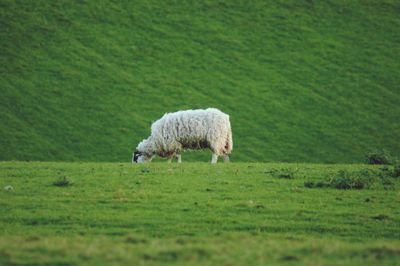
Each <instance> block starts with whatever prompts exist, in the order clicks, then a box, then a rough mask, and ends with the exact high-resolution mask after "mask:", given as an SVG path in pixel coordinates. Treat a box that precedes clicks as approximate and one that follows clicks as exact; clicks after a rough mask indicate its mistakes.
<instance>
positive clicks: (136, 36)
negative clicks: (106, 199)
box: [0, 0, 400, 162]
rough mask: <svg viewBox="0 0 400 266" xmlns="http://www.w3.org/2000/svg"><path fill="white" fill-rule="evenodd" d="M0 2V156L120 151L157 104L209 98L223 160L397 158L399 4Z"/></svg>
mask: <svg viewBox="0 0 400 266" xmlns="http://www.w3.org/2000/svg"><path fill="white" fill-rule="evenodd" d="M200 2H201V3H200ZM0 7H1V9H0V10H1V38H0V41H1V55H0V58H1V59H0V60H1V61H0V71H1V97H0V147H1V148H0V149H1V152H0V160H51V161H59V160H68V161H77V160H81V161H127V160H130V156H131V152H132V150H133V149H134V148H135V146H136V144H137V143H138V142H139V141H140V140H141V139H143V138H145V137H147V135H148V134H149V131H150V124H151V122H152V121H154V120H156V119H157V118H159V117H160V116H161V115H162V114H163V113H165V112H170V111H175V110H179V109H188V108H201V107H209V106H213V107H217V108H220V109H221V110H223V111H225V112H227V113H229V114H230V115H231V120H232V125H233V132H234V154H233V156H232V160H234V161H291V162H296V161H301V162H356V161H362V160H363V155H364V154H365V153H366V152H367V151H368V150H373V149H386V150H388V151H390V152H391V153H393V154H395V155H400V154H399V153H400V142H399V141H398V140H399V139H400V125H399V117H400V107H399V106H400V105H399V102H400V93H399V91H400V88H399V85H398V84H399V83H400V46H399V36H400V30H399V29H400V16H399V10H400V4H399V2H398V1H361V0H360V1H311V0H310V1H301V2H299V1H253V2H251V3H246V2H241V1H219V2H217V1H118V2H115V1H83V0H82V1H56V2H54V1H44V0H38V1H24V2H17V1H8V0H5V1H1V3H0ZM195 157H197V159H198V158H200V157H201V159H205V158H207V159H208V157H209V154H208V153H190V154H189V155H184V157H183V158H184V160H185V159H186V160H188V159H189V160H193V159H194V158H195Z"/></svg>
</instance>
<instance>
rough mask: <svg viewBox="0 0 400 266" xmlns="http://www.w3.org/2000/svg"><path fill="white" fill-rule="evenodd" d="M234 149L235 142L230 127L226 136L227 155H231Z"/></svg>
mask: <svg viewBox="0 0 400 266" xmlns="http://www.w3.org/2000/svg"><path fill="white" fill-rule="evenodd" d="M232 149H233V141H232V130H231V127H230V125H229V129H228V134H227V136H226V143H225V154H230V153H231V152H232Z"/></svg>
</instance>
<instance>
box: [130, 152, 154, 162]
mask: <svg viewBox="0 0 400 266" xmlns="http://www.w3.org/2000/svg"><path fill="white" fill-rule="evenodd" d="M152 159H153V156H151V155H148V154H146V153H141V152H139V151H135V152H134V153H133V155H132V163H147V162H151V160H152Z"/></svg>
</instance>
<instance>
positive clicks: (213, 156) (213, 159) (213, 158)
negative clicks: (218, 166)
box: [211, 153, 218, 163]
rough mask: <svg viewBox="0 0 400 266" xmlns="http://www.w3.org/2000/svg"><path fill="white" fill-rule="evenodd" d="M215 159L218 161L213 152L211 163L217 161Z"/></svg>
mask: <svg viewBox="0 0 400 266" xmlns="http://www.w3.org/2000/svg"><path fill="white" fill-rule="evenodd" d="M217 161H218V155H216V154H215V153H213V155H212V158H211V163H217Z"/></svg>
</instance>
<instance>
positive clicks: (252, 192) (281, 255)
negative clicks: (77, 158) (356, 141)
mask: <svg viewBox="0 0 400 266" xmlns="http://www.w3.org/2000/svg"><path fill="white" fill-rule="evenodd" d="M345 185H349V187H346V186H345ZM0 186H1V189H2V190H1V192H0V264H1V265H81V264H85V265H106V264H107V265H110V264H113V265H118V264H125V265H161V264H162V265H169V264H174V265H189V264H190V265H266V264H268V265H282V264H285V265H286V264H288V265H396V264H398V262H399V261H400V240H399V239H400V226H399V224H400V209H399V203H400V198H399V186H400V179H399V177H395V175H393V167H383V166H370V165H361V164H359V165H327V164H325V165H321V164H283V163H230V164H217V165H210V164H209V163H186V164H181V165H179V164H166V163H153V164H147V165H132V164H126V163H106V164H102V163H44V162H43V163H41V162H1V163H0ZM6 187H7V188H6ZM345 188H347V189H345Z"/></svg>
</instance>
